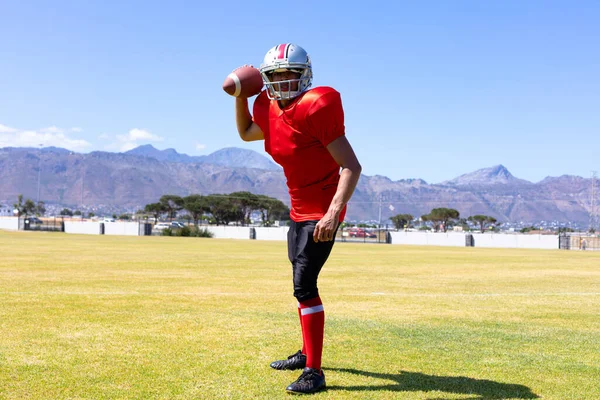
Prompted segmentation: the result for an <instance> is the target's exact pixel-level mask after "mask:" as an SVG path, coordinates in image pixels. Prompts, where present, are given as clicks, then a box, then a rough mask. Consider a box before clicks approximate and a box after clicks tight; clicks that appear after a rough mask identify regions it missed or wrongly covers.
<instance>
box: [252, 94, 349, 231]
mask: <svg viewBox="0 0 600 400" xmlns="http://www.w3.org/2000/svg"><path fill="white" fill-rule="evenodd" d="M253 120H254V122H255V123H256V124H257V125H258V126H259V127H260V129H261V130H262V132H263V133H264V136H265V151H266V152H267V153H269V154H270V155H271V157H273V160H275V162H276V163H278V164H279V165H281V166H282V167H283V172H284V174H285V177H286V178H287V186H288V189H289V193H290V199H291V202H292V209H291V212H290V218H291V219H292V220H294V221H296V222H302V221H310V220H319V219H321V218H322V217H323V216H324V215H325V213H326V212H327V210H328V209H329V205H330V204H331V200H332V199H333V196H334V195H335V192H336V190H337V185H338V182H339V180H340V166H339V165H338V164H337V162H336V161H335V160H334V159H333V157H332V156H331V154H329V151H328V150H327V146H328V145H329V144H330V143H331V142H333V141H334V140H335V139H337V138H339V137H340V136H343V135H344V134H345V128H344V109H343V108H342V99H341V97H340V94H339V93H338V92H337V91H336V90H334V89H332V88H330V87H324V86H322V87H317V88H314V89H311V90H308V91H306V92H304V93H302V94H301V95H300V96H298V98H296V99H295V101H294V102H293V103H292V104H290V105H288V106H287V107H286V108H284V109H281V108H280V107H279V103H278V102H277V101H276V100H269V98H268V97H267V93H266V92H264V91H263V92H262V93H261V94H259V95H258V97H257V98H256V100H255V101H254V118H253ZM345 214H346V207H344V209H343V210H342V212H341V213H340V221H342V220H343V219H344V216H345Z"/></svg>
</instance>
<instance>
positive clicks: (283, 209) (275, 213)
mask: <svg viewBox="0 0 600 400" xmlns="http://www.w3.org/2000/svg"><path fill="white" fill-rule="evenodd" d="M258 209H259V210H260V213H261V217H262V222H263V225H271V223H272V222H273V221H276V220H277V221H287V220H289V219H290V209H289V207H288V206H286V205H285V204H284V203H283V202H282V201H281V200H279V199H275V198H273V197H269V196H265V195H262V194H261V195H258Z"/></svg>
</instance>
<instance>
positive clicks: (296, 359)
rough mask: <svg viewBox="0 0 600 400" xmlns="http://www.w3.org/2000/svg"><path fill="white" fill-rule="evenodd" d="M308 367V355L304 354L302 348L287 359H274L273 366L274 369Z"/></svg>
mask: <svg viewBox="0 0 600 400" xmlns="http://www.w3.org/2000/svg"><path fill="white" fill-rule="evenodd" d="M304 367H306V356H305V355H304V354H302V350H298V352H297V353H296V354H292V355H291V356H289V357H288V358H287V360H279V361H273V362H272V363H271V368H274V369H302V368H304Z"/></svg>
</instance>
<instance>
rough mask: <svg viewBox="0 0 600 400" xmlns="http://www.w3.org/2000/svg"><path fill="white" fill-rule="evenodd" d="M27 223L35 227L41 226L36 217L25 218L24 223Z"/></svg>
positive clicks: (39, 220)
mask: <svg viewBox="0 0 600 400" xmlns="http://www.w3.org/2000/svg"><path fill="white" fill-rule="evenodd" d="M28 221H29V223H30V224H36V225H39V224H43V222H42V220H41V219H39V218H38V217H27V218H26V219H25V222H26V223H27V222H28Z"/></svg>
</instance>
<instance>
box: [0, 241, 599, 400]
mask: <svg viewBox="0 0 600 400" xmlns="http://www.w3.org/2000/svg"><path fill="white" fill-rule="evenodd" d="M0 255H1V259H0V301H1V303H0V304H1V306H0V398H6V399H22V398H28V399H50V398H52V399H67V398H69V399H72V398H82V399H83V398H85V399H117V398H118V399H139V398H144V399H197V398H206V399H216V398H239V399H248V398H264V399H276V398H287V397H289V396H288V395H286V394H285V392H284V390H283V389H284V388H285V386H286V385H287V384H289V383H290V382H291V381H292V380H294V379H295V378H296V377H297V375H298V373H297V372H290V371H286V372H281V371H273V370H271V369H270V368H269V367H268V363H269V362H270V361H272V360H273V359H275V358H278V357H282V356H286V355H288V354H291V353H293V352H295V351H296V350H297V349H298V348H299V346H300V332H299V327H298V317H297V313H296V301H295V299H294V298H293V297H292V295H291V292H292V286H291V268H290V266H289V261H288V260H287V251H286V248H285V243H284V242H260V241H245V240H217V239H201V238H170V237H110V236H86V235H65V234H55V233H38V232H14V233H8V232H2V231H0ZM598 266H600V254H599V253H586V252H576V251H558V250H556V251H538V250H517V249H477V248H441V247H416V246H393V245H392V246H389V245H373V244H360V243H359V244H355V243H337V244H336V246H335V247H334V250H333V253H332V256H331V258H330V261H329V262H328V264H327V265H326V267H325V268H324V270H323V272H322V275H321V280H320V289H321V294H322V297H323V300H324V304H325V312H326V318H327V324H326V338H325V350H324V368H325V373H326V376H327V382H328V386H329V389H328V390H327V391H326V392H324V393H319V394H317V395H316V396H315V398H332V399H338V398H349V399H364V398H373V399H380V398H381V399H504V398H517V399H519V398H535V397H536V396H538V397H540V398H544V399H561V400H562V399H593V398H600V389H599V385H598V384H597V377H598V376H600V369H599V365H600V359H599V356H598V355H599V354H600V352H599V350H600V321H599V318H598V309H599V308H598V307H599V306H600V298H599V297H598V293H599V292H600V268H598Z"/></svg>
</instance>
